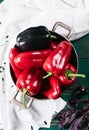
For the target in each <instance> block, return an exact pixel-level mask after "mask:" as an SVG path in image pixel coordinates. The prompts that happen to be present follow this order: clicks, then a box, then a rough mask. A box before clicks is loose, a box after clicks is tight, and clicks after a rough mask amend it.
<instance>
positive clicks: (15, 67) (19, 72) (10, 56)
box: [9, 47, 22, 78]
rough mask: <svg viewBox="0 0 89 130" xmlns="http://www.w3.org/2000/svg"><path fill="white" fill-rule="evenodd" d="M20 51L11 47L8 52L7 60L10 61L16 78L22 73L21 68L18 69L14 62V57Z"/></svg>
mask: <svg viewBox="0 0 89 130" xmlns="http://www.w3.org/2000/svg"><path fill="white" fill-rule="evenodd" d="M19 53H20V51H19V50H18V49H17V48H15V47H13V48H11V49H10V52H9V61H10V65H11V67H12V69H13V71H14V74H15V77H16V78H18V77H19V76H20V74H21V73H22V70H21V69H19V68H18V67H17V66H16V65H15V63H14V59H15V57H16V56H17V55H18V54H19Z"/></svg>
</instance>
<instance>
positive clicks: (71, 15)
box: [0, 0, 89, 130]
mask: <svg viewBox="0 0 89 130" xmlns="http://www.w3.org/2000/svg"><path fill="white" fill-rule="evenodd" d="M88 5H89V1H88V0H72V1H71V0H56V1H55V0H47V1H44V0H21V1H18V0H12V1H10V0H5V1H4V2H2V4H0V22H1V24H0V66H3V67H0V72H1V73H0V77H1V78H0V115H2V116H1V119H0V120H2V122H3V128H4V130H31V128H32V126H33V130H38V129H39V128H40V127H48V128H49V127H50V122H51V119H52V116H53V115H54V114H55V111H56V112H59V111H60V110H61V109H62V108H63V107H64V106H65V105H66V102H65V101H64V100H63V99H62V98H59V99H57V100H55V101H53V100H46V101H40V100H34V101H33V103H32V106H31V108H28V109H22V108H19V106H17V105H16V104H14V103H13V101H12V98H13V95H14V94H15V91H16V86H15V85H14V83H13V81H12V79H11V75H10V70H9V60H8V53H9V50H10V48H11V47H13V46H14V44H15V42H16V41H15V40H16V36H17V34H18V33H19V32H21V31H23V30H24V29H26V28H28V27H32V26H38V25H44V26H46V27H47V28H48V29H49V30H52V27H53V25H54V24H55V23H56V22H58V21H59V22H63V23H65V24H67V25H68V26H70V27H71V28H72V29H73V34H72V36H71V38H70V39H69V40H71V41H72V40H75V39H78V38H80V37H82V36H84V35H86V34H88V33H89V6H88ZM56 31H57V33H59V34H61V35H63V36H67V33H68V32H67V31H66V30H65V29H62V30H61V29H60V27H58V29H57V30H56ZM7 36H9V37H7ZM19 98H21V95H20V96H19ZM45 121H46V123H45Z"/></svg>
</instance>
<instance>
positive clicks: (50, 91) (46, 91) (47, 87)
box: [42, 76, 62, 99]
mask: <svg viewBox="0 0 89 130" xmlns="http://www.w3.org/2000/svg"><path fill="white" fill-rule="evenodd" d="M61 93H62V91H61V87H60V83H59V81H58V79H57V78H56V77H55V76H50V77H49V80H48V82H46V83H44V86H43V90H42V94H43V95H44V96H45V97H47V98H49V99H57V98H59V97H60V95H61Z"/></svg>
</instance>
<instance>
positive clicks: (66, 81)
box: [58, 63, 77, 86]
mask: <svg viewBox="0 0 89 130" xmlns="http://www.w3.org/2000/svg"><path fill="white" fill-rule="evenodd" d="M70 73H73V74H76V73H77V70H76V68H75V67H74V66H73V65H71V64H69V63H68V64H67V65H66V67H65V68H64V71H63V73H62V74H61V75H59V76H58V79H59V80H60V82H61V83H62V84H63V85H68V86H70V85H72V84H74V83H75V82H76V77H75V76H71V77H69V76H68V75H69V74H70Z"/></svg>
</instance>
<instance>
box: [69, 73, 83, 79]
mask: <svg viewBox="0 0 89 130" xmlns="http://www.w3.org/2000/svg"><path fill="white" fill-rule="evenodd" d="M72 76H75V77H81V78H85V75H84V74H74V73H70V74H68V77H72Z"/></svg>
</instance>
